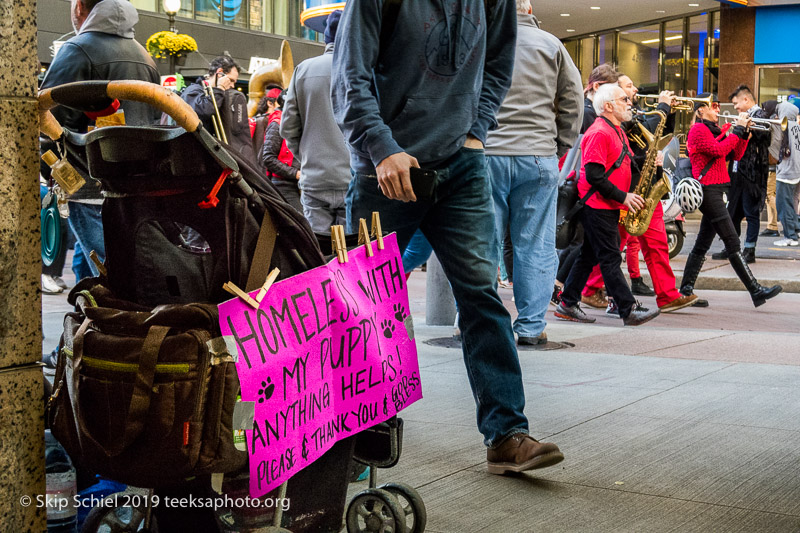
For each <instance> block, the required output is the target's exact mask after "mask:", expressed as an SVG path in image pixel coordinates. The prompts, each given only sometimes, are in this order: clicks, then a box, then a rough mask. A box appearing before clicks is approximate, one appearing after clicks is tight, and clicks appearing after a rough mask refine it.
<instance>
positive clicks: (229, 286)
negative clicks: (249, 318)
mask: <svg viewBox="0 0 800 533" xmlns="http://www.w3.org/2000/svg"><path fill="white" fill-rule="evenodd" d="M273 272H274V271H273ZM222 288H223V289H225V290H226V291H227V292H229V293H231V294H233V295H234V296H238V297H239V298H241V299H242V300H244V301H245V302H246V303H247V304H248V305H249V306H250V307H252V308H253V309H258V302H257V301H255V300H253V299H252V298H251V297H250V295H249V294H247V293H246V292H244V291H243V290H242V289H240V288H239V287H237V286H236V285H235V284H234V283H233V282H232V281H229V282H227V283H223V284H222Z"/></svg>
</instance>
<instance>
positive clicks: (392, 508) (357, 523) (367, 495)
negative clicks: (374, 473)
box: [347, 489, 406, 533]
mask: <svg viewBox="0 0 800 533" xmlns="http://www.w3.org/2000/svg"><path fill="white" fill-rule="evenodd" d="M405 531H406V528H405V513H404V512H403V508H402V507H401V506H400V502H398V501H397V498H395V497H394V495H392V493H391V492H388V491H385V490H382V489H365V490H362V491H361V492H359V493H358V494H356V496H355V498H353V500H352V501H351V502H350V505H348V506H347V533H372V532H375V533H405Z"/></svg>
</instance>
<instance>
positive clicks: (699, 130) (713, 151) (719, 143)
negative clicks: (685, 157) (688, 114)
mask: <svg viewBox="0 0 800 533" xmlns="http://www.w3.org/2000/svg"><path fill="white" fill-rule="evenodd" d="M745 148H747V139H741V138H739V136H738V135H735V134H733V133H732V134H730V135H728V136H727V137H725V138H724V139H722V140H717V138H716V137H714V134H713V133H711V130H710V129H708V126H706V125H705V124H703V123H702V122H697V123H695V124H694V126H692V127H691V129H690V130H689V135H688V137H687V138H686V152H687V153H688V154H689V160H690V161H691V162H692V176H694V177H695V178H696V179H699V178H700V173H701V172H703V169H704V168H705V167H706V165H707V164H708V162H709V161H710V160H711V159H715V161H714V163H713V164H712V165H711V168H709V169H708V172H706V174H705V176H703V179H702V180H701V183H702V184H703V185H719V184H724V183H729V182H730V181H731V178H730V176H729V175H728V162H727V161H726V160H725V158H726V157H727V155H728V154H729V153H731V151H733V158H734V160H736V161H738V160H739V159H741V158H742V156H743V155H744V150H745Z"/></svg>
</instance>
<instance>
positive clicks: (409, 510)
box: [380, 483, 428, 533]
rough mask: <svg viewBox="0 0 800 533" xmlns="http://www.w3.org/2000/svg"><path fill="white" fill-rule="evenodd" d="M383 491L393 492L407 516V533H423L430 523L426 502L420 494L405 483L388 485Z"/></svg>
mask: <svg viewBox="0 0 800 533" xmlns="http://www.w3.org/2000/svg"><path fill="white" fill-rule="evenodd" d="M380 488H381V489H383V490H385V491H388V492H391V493H392V494H393V495H394V497H395V498H397V501H399V502H400V507H402V508H403V512H405V514H406V533H422V532H423V531H425V524H426V523H427V522H428V512H427V511H426V510H425V502H424V501H422V496H420V495H419V492H417V491H416V490H414V489H413V488H412V487H409V486H408V485H406V484H404V483H387V484H385V485H381V487H380Z"/></svg>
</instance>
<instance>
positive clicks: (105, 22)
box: [41, 0, 161, 276]
mask: <svg viewBox="0 0 800 533" xmlns="http://www.w3.org/2000/svg"><path fill="white" fill-rule="evenodd" d="M71 16H72V24H73V27H74V28H75V30H76V32H77V35H76V36H75V37H73V38H71V39H70V40H68V41H67V42H65V43H64V44H63V46H61V48H60V49H59V50H58V53H57V54H56V57H55V58H54V59H53V63H52V64H51V65H50V68H49V69H48V70H47V74H46V75H45V77H44V81H42V86H41V88H42V89H47V88H50V87H55V86H58V85H62V84H65V83H70V82H75V81H86V80H141V81H149V82H151V83H159V81H160V79H161V78H160V76H159V74H158V70H157V69H156V65H155V63H154V62H153V59H152V58H151V57H150V55H149V54H148V53H147V51H146V50H145V49H144V47H142V45H141V44H139V43H138V42H136V41H135V40H134V38H133V36H134V30H133V27H134V26H135V25H136V23H137V22H139V15H138V13H137V12H136V8H135V7H133V5H131V3H130V2H128V1H127V0H103V1H99V0H72V5H71ZM122 110H123V112H124V114H125V123H126V124H129V125H133V126H142V125H148V124H155V123H157V122H158V119H159V117H160V113H159V112H158V111H156V110H155V109H154V108H152V107H150V106H149V105H147V104H144V103H141V102H133V101H124V102H122ZM52 113H53V116H55V118H56V119H57V120H58V121H59V123H60V124H61V125H62V126H64V127H65V128H67V129H69V130H72V131H76V132H79V133H84V132H86V131H87V128H88V127H89V126H90V125H92V121H91V120H90V119H89V118H88V117H87V116H86V115H85V114H84V113H82V112H80V111H77V110H74V109H69V108H67V107H64V106H59V107H56V108H55V109H53V110H52ZM42 149H43V151H47V150H48V149H50V147H49V146H48V143H47V142H42ZM75 166H76V168H77V169H78V170H79V171H80V172H81V173H82V174H83V177H84V179H86V185H84V186H83V188H81V190H79V191H78V192H76V193H75V194H73V195H71V196H70V198H69V211H70V217H69V225H70V229H72V232H73V233H74V234H75V238H76V239H77V241H78V242H79V243H80V246H81V249H82V250H84V253H85V254H86V257H85V259H86V264H87V265H88V267H89V268H90V269H91V272H92V274H94V275H95V276H97V275H99V272H98V270H97V267H96V266H95V264H94V263H93V262H92V261H90V260H89V257H88V254H89V253H90V252H92V251H95V252H96V253H97V256H98V258H99V259H100V261H103V260H105V242H104V239H103V222H102V219H101V216H100V207H101V204H102V203H103V197H102V196H101V195H100V182H98V181H97V180H94V179H91V178H90V177H89V175H88V172H86V171H85V169H83V168H82V167H81V166H80V165H77V164H76V165H75ZM73 261H74V260H73Z"/></svg>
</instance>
